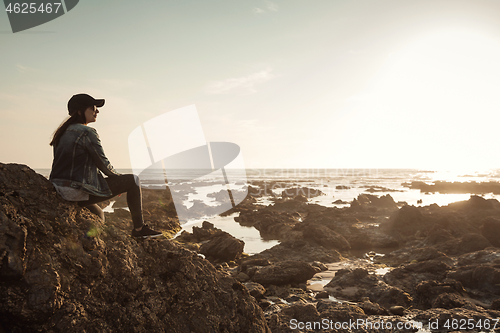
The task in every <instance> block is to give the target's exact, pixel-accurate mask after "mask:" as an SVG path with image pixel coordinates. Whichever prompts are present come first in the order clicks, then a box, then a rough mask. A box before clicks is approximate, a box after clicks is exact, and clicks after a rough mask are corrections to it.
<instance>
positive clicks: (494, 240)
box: [481, 217, 500, 247]
mask: <svg viewBox="0 0 500 333" xmlns="http://www.w3.org/2000/svg"><path fill="white" fill-rule="evenodd" d="M481 233H482V235H483V236H484V237H485V238H486V239H487V240H488V241H489V242H490V243H491V245H493V246H496V247H500V219H498V218H494V217H487V218H486V219H484V221H483V225H482V227H481Z"/></svg>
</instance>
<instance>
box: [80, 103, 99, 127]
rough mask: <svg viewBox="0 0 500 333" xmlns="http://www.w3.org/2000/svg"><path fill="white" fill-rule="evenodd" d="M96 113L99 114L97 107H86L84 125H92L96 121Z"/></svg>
mask: <svg viewBox="0 0 500 333" xmlns="http://www.w3.org/2000/svg"><path fill="white" fill-rule="evenodd" d="M98 113H99V110H97V107H96V106H95V105H94V106H90V107H88V108H87V110H85V113H84V115H85V123H86V124H88V123H93V122H94V121H96V119H97V114H98Z"/></svg>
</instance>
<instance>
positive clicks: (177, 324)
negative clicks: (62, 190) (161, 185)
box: [0, 164, 269, 332]
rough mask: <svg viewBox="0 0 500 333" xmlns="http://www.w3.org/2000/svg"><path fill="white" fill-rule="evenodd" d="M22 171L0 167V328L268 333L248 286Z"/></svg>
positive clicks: (167, 241) (15, 330) (70, 330)
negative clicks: (103, 217) (138, 235)
mask: <svg viewBox="0 0 500 333" xmlns="http://www.w3.org/2000/svg"><path fill="white" fill-rule="evenodd" d="M131 227H132V226H131V224H130V221H129V220H127V219H121V218H118V217H115V218H110V219H107V221H106V223H105V224H104V223H102V221H100V220H99V219H98V218H96V216H94V215H93V214H91V213H90V212H89V211H88V210H87V209H82V208H80V207H78V206H77V205H76V204H74V203H68V202H65V201H63V200H62V199H61V198H59V197H58V195H57V194H56V192H55V190H54V188H53V187H52V185H51V184H50V182H49V181H48V180H46V179H45V178H44V177H42V176H41V175H38V174H36V173H35V172H34V171H33V170H31V169H29V168H28V167H26V166H23V165H15V164H9V165H5V164H0V255H1V256H2V260H1V264H0V272H1V273H0V274H2V276H1V281H2V282H1V283H0V299H1V300H2V301H1V302H0V318H1V326H2V329H3V331H6V332H130V331H132V330H133V331H134V332H165V331H168V332H269V329H268V328H267V324H266V321H265V319H264V316H263V313H262V310H261V308H260V307H259V306H258V304H257V303H256V301H255V300H254V298H253V297H251V296H250V294H249V293H248V290H247V289H246V288H245V287H244V286H243V285H241V284H240V283H239V282H237V281H236V280H235V279H233V278H232V277H230V276H227V275H223V274H222V273H219V272H218V271H217V270H216V269H215V268H214V267H213V266H212V264H211V263H210V262H208V261H207V260H204V259H202V258H201V257H199V256H198V255H196V254H194V253H193V252H191V251H188V250H186V249H184V248H182V247H180V246H178V245H175V243H174V242H172V241H169V240H167V239H162V240H135V239H133V238H131V237H130V236H129V235H130V229H131Z"/></svg>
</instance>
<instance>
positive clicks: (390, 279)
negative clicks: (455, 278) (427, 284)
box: [384, 259, 451, 294]
mask: <svg viewBox="0 0 500 333" xmlns="http://www.w3.org/2000/svg"><path fill="white" fill-rule="evenodd" d="M449 270H451V266H450V265H449V264H447V263H446V260H440V259H434V260H426V261H422V262H416V263H410V264H407V265H401V266H399V267H397V268H395V269H393V270H392V271H390V272H389V273H387V274H385V276H384V281H385V282H387V283H388V284H390V285H392V286H396V287H398V288H401V289H403V290H404V291H406V292H408V293H410V294H412V293H413V292H414V290H415V287H416V285H417V284H418V283H419V282H420V281H426V280H436V281H442V280H444V278H445V277H446V274H447V272H448V271H449Z"/></svg>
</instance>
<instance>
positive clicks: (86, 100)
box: [68, 94, 104, 114]
mask: <svg viewBox="0 0 500 333" xmlns="http://www.w3.org/2000/svg"><path fill="white" fill-rule="evenodd" d="M94 105H95V106H97V107H98V108H100V107H101V106H103V105H104V99H95V98H94V97H92V96H90V95H87V94H77V95H73V97H71V98H70V99H69V101H68V111H69V114H73V113H74V112H77V111H80V110H81V111H84V110H86V109H87V108H88V107H90V106H94Z"/></svg>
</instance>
